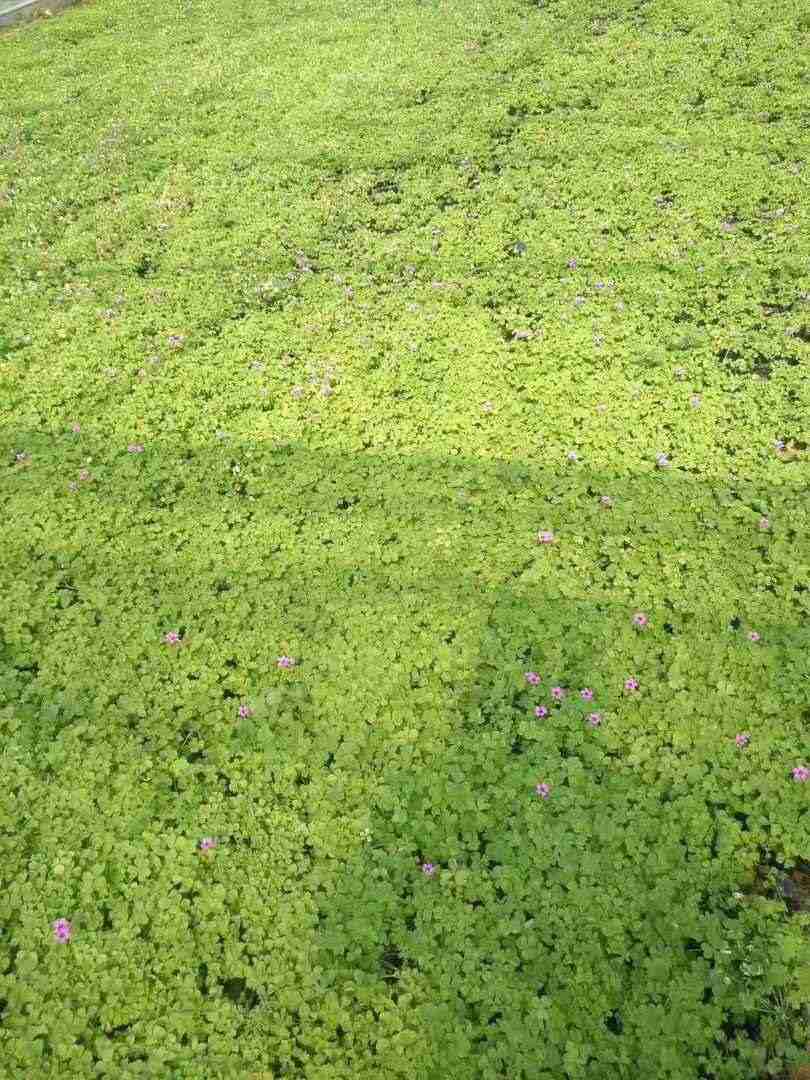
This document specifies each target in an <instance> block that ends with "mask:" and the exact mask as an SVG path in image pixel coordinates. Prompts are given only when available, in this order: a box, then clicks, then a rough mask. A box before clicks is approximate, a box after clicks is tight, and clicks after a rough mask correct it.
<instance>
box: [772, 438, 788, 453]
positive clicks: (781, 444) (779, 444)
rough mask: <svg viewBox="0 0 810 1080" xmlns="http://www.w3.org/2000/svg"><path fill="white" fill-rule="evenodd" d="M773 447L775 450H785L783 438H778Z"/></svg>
mask: <svg viewBox="0 0 810 1080" xmlns="http://www.w3.org/2000/svg"><path fill="white" fill-rule="evenodd" d="M773 448H774V450H779V451H782V450H784V449H785V443H784V440H783V439H777V440H776V442H775V443H774V444H773Z"/></svg>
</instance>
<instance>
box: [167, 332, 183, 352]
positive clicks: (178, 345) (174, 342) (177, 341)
mask: <svg viewBox="0 0 810 1080" xmlns="http://www.w3.org/2000/svg"><path fill="white" fill-rule="evenodd" d="M185 343H186V339H185V336H184V335H183V334H169V347H170V348H172V349H182V348H183V346H184V345H185Z"/></svg>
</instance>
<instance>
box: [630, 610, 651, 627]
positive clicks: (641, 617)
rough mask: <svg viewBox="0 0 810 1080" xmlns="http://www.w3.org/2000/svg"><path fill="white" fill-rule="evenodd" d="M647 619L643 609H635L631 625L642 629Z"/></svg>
mask: <svg viewBox="0 0 810 1080" xmlns="http://www.w3.org/2000/svg"><path fill="white" fill-rule="evenodd" d="M647 622H648V619H647V616H646V615H645V614H644V612H643V611H637V612H636V613H635V615H634V616H633V625H634V626H637V627H638V628H639V629H640V630H643V629H644V627H645V626H646V625H647Z"/></svg>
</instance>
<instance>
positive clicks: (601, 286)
mask: <svg viewBox="0 0 810 1080" xmlns="http://www.w3.org/2000/svg"><path fill="white" fill-rule="evenodd" d="M604 287H605V283H604V281H597V282H596V284H595V285H594V288H595V289H604Z"/></svg>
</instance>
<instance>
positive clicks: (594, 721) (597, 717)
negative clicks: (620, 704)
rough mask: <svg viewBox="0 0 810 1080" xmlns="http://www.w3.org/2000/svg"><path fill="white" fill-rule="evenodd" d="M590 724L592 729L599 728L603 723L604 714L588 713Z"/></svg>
mask: <svg viewBox="0 0 810 1080" xmlns="http://www.w3.org/2000/svg"><path fill="white" fill-rule="evenodd" d="M588 723H589V724H590V725H591V727H599V725H600V724H601V723H602V714H601V713H600V712H592V713H588Z"/></svg>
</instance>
